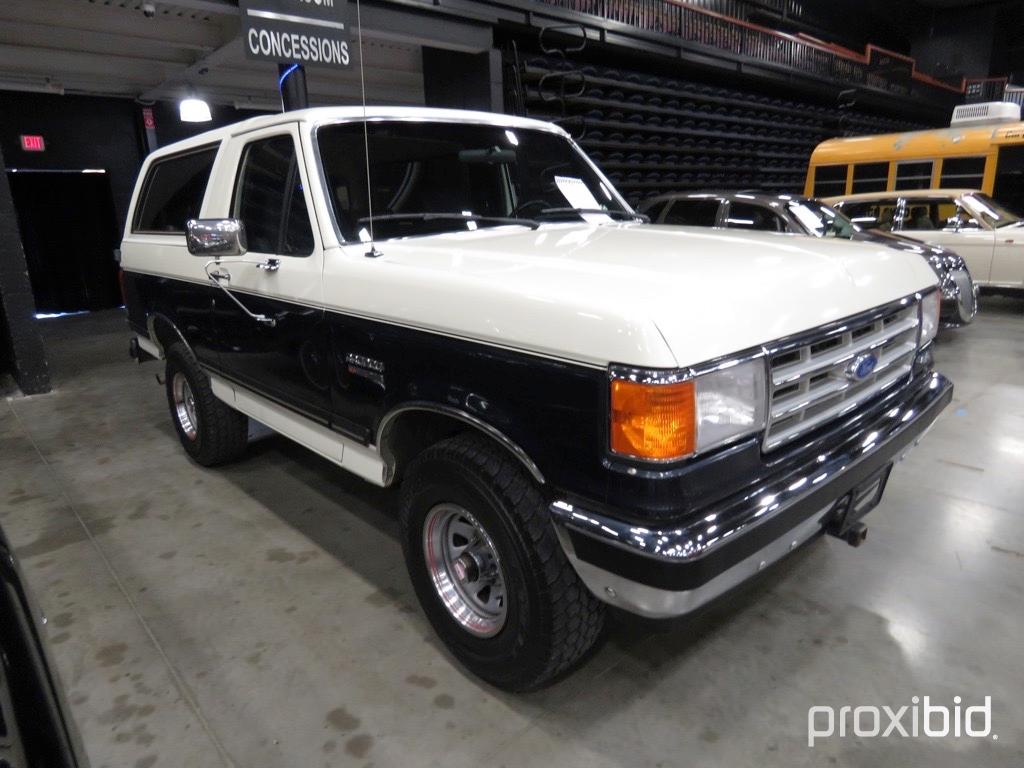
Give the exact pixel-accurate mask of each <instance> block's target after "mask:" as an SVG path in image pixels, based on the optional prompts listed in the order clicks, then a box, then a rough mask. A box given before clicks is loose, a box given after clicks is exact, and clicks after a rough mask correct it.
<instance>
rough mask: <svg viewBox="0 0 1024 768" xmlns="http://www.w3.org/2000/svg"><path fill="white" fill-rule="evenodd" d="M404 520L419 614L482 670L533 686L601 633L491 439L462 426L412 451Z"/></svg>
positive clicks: (535, 498)
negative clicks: (452, 434) (445, 437)
mask: <svg viewBox="0 0 1024 768" xmlns="http://www.w3.org/2000/svg"><path fill="white" fill-rule="evenodd" d="M400 520H401V525H402V547H403V550H404V551H405V561H406V566H407V568H408V570H409V577H410V579H411V580H412V584H413V587H414V588H415V590H416V594H417V597H418V598H419V601H420V604H421V605H422V607H423V610H424V612H425V613H426V615H427V619H428V620H429V621H430V623H431V624H432V625H433V627H434V630H435V631H436V632H437V634H438V635H439V636H440V638H441V640H443V641H444V643H445V645H446V646H447V647H448V648H449V650H450V651H451V652H452V653H453V654H454V655H455V656H456V657H457V658H458V659H459V661H461V662H462V663H463V664H464V665H465V666H466V667H468V668H469V669H470V671H472V672H473V673H474V674H476V675H477V676H478V677H481V678H483V679H484V680H486V681H487V682H489V683H491V684H492V685H494V686H496V687H498V688H502V689H504V690H507V691H526V690H531V689H536V688H539V687H541V686H543V685H545V684H547V683H549V682H551V681H552V680H553V679H554V678H556V677H557V676H558V675H560V674H562V673H563V672H565V671H567V670H569V669H571V668H572V667H574V666H575V665H576V664H577V663H578V662H579V661H580V660H581V659H582V658H583V657H584V656H585V655H586V654H587V652H588V651H590V650H591V648H593V647H594V646H595V644H596V643H597V641H598V640H599V639H600V637H601V634H602V629H603V626H604V616H605V609H604V604H603V603H601V602H600V601H599V600H597V599H596V598H595V597H594V596H593V595H592V594H590V592H589V591H588V590H587V588H586V587H585V586H584V585H583V583H582V582H581V581H580V579H579V577H578V576H577V575H576V572H575V570H573V567H572V565H571V564H570V563H569V561H568V560H567V559H566V557H565V554H564V553H563V551H562V548H561V545H560V544H559V542H558V538H557V536H556V534H555V531H554V528H553V525H552V522H551V518H550V515H549V513H548V510H547V506H546V504H545V503H544V499H543V497H542V495H541V493H540V489H539V488H538V486H537V484H536V483H535V482H534V481H533V480H532V479H531V478H530V477H529V476H528V475H527V474H526V472H524V470H523V468H522V466H521V465H520V464H519V463H518V462H516V461H514V460H513V459H512V458H511V457H510V456H508V454H506V453H505V452H503V451H502V450H501V449H500V448H499V447H498V446H497V445H495V444H494V443H493V441H491V440H489V439H488V438H486V437H484V436H482V435H472V434H467V435H458V436H456V437H453V438H450V439H448V440H444V441H443V442H440V443H437V444H436V445H434V446H432V447H430V448H428V449H427V450H425V451H424V452H423V453H422V454H420V455H419V456H418V457H417V458H416V459H415V460H414V461H413V463H412V464H411V466H410V467H409V471H408V474H407V475H406V480H405V482H404V483H403V486H402V497H401V511H400ZM446 547H447V549H446ZM481 585H483V587H482V588H481ZM498 597H501V598H502V599H501V600H498V599H497V598H498Z"/></svg>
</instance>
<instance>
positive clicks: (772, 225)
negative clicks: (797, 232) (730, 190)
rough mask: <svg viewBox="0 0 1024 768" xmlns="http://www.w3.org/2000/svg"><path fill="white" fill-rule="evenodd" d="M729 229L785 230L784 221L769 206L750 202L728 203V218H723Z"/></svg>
mask: <svg viewBox="0 0 1024 768" xmlns="http://www.w3.org/2000/svg"><path fill="white" fill-rule="evenodd" d="M725 225H726V226H727V227H729V229H749V230H756V231H759V232H786V231H787V227H786V222H785V221H784V220H783V219H782V217H781V216H779V214H777V213H775V211H773V210H771V209H770V208H765V207H764V206H760V205H752V204H751V203H738V202H736V201H735V200H734V201H733V202H731V203H730V204H729V218H727V219H726V220H725Z"/></svg>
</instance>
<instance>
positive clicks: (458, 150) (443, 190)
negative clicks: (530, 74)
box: [317, 120, 635, 242]
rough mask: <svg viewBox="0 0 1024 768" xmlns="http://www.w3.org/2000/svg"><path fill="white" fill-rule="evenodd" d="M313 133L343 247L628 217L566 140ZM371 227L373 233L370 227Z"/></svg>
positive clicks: (398, 123)
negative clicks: (496, 228) (369, 192)
mask: <svg viewBox="0 0 1024 768" xmlns="http://www.w3.org/2000/svg"><path fill="white" fill-rule="evenodd" d="M367 133H368V135H367V137H366V139H365V141H366V142H367V143H368V145H369V156H370V171H369V176H370V189H371V190H372V212H373V217H372V221H371V217H370V210H371V209H370V206H369V205H368V199H367V170H366V165H365V157H366V151H365V145H364V136H363V123H362V122H355V123H340V124H337V125H329V126H324V127H323V128H321V129H320V130H319V131H318V133H317V142H318V144H319V149H320V157H321V160H322V162H323V169H324V176H325V178H326V182H327V190H328V194H329V199H330V201H331V204H332V205H333V207H334V213H335V216H336V218H337V222H338V228H339V229H340V231H341V235H342V237H343V238H344V239H345V240H346V241H349V242H351V241H364V242H365V241H368V240H369V239H370V235H371V231H372V235H373V237H374V238H375V239H388V238H395V237H412V236H417V235H429V234H436V233H439V232H453V231H466V230H472V229H480V228H483V227H492V226H510V225H512V226H516V225H521V226H530V227H536V226H537V225H538V223H539V222H547V221H580V220H584V219H586V220H592V221H594V220H597V221H609V220H610V219H611V218H617V219H618V218H621V219H632V218H634V217H635V214H633V212H632V211H631V210H630V209H629V208H628V207H627V206H626V205H625V203H623V202H622V200H621V198H620V197H619V196H618V195H617V194H616V192H615V191H614V190H613V189H612V188H611V186H610V185H609V184H608V183H607V182H604V181H602V180H601V178H600V177H599V176H598V174H597V173H596V172H595V171H594V169H593V168H592V167H591V166H590V164H589V163H588V162H587V160H586V159H585V158H584V157H583V155H582V154H581V153H580V152H579V150H577V149H576V148H575V147H574V146H573V145H572V143H571V142H569V141H568V140H567V139H566V138H565V137H563V136H560V135H558V134H555V133H549V132H546V131H540V130H533V129H527V130H523V129H515V130H512V129H506V128H502V127H499V126H493V125H473V124H466V123H439V122H420V121H402V120H392V121H374V122H370V123H368V124H367ZM371 225H372V229H371Z"/></svg>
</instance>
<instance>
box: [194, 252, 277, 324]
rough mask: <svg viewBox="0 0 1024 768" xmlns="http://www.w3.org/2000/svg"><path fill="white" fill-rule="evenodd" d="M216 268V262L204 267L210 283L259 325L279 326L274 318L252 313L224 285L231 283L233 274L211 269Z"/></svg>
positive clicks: (208, 263)
mask: <svg viewBox="0 0 1024 768" xmlns="http://www.w3.org/2000/svg"><path fill="white" fill-rule="evenodd" d="M215 266H217V262H216V261H208V262H206V264H205V265H204V266H203V271H204V272H206V277H207V279H208V280H209V281H210V283H211V284H213V285H215V286H217V287H218V288H220V289H221V290H222V291H224V293H225V295H226V296H227V297H228V298H229V299H231V300H232V301H233V302H234V303H235V304H237V305H238V308H239V309H240V310H242V311H243V312H244V313H245V314H246V315H248V316H249V317H251V318H252V319H253V320H255V321H256V322H257V323H259V324H260V325H266V326H269V327H271V328H274V327H275V326H276V325H277V320H276V319H275V318H273V317H267V316H266V315H261V314H257V313H256V312H253V311H251V310H250V309H249V308H248V307H247V306H245V304H243V303H242V302H241V301H239V299H238V297H237V296H235V294H233V293H232V292H231V291H229V290H228V289H227V288H226V287H225V286H224V283H227V282H230V281H231V273H230V272H228V271H227V270H226V269H221V268H219V267H218V268H217V269H210V267H215Z"/></svg>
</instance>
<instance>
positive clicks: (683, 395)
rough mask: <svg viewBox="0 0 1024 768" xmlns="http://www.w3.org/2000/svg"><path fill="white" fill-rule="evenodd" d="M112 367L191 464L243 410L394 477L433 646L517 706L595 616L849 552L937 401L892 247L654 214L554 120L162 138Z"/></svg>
mask: <svg viewBox="0 0 1024 768" xmlns="http://www.w3.org/2000/svg"><path fill="white" fill-rule="evenodd" d="M121 252H122V261H121V267H122V270H123V285H124V290H125V299H126V305H127V310H128V317H129V322H130V325H131V329H132V331H133V332H134V337H133V339H132V351H133V354H134V355H135V356H136V357H137V358H139V359H143V358H146V359H148V358H158V359H161V360H163V361H165V365H166V390H167V400H168V404H169V407H170V414H171V418H172V421H173V423H174V426H175V429H176V430H177V433H178V436H179V438H180V440H181V443H182V445H183V446H184V449H185V450H186V451H187V452H188V454H189V455H190V456H191V457H192V458H193V459H194V460H195V461H196V462H198V463H199V464H202V465H204V466H210V465H215V464H219V463H223V462H227V461H230V460H232V459H236V458H238V457H239V456H240V455H241V454H242V453H243V452H244V450H245V448H246V444H247V437H248V434H249V430H248V424H249V420H250V419H252V420H254V421H257V422H260V423H262V424H265V425H267V426H269V427H271V428H272V429H273V430H276V431H277V432H279V433H281V434H283V435H285V436H287V437H289V438H291V439H293V440H295V441H297V442H299V443H301V444H302V445H304V446H306V447H308V448H309V449H310V450H312V451H314V452H316V453H318V454H320V455H322V456H324V457H326V458H327V459H329V460H330V461H332V462H334V463H336V464H337V465H339V466H341V467H342V468H344V469H347V470H349V471H350V472H353V473H355V474H356V475H358V476H359V477H362V478H364V479H365V480H367V481H369V482H370V483H373V484H375V485H378V486H391V485H396V486H400V498H401V502H400V522H401V530H402V545H403V549H404V553H405V559H406V563H407V567H408V571H409V575H410V577H411V580H412V584H413V586H414V588H415V591H416V594H417V596H418V598H419V600H420V602H421V604H422V606H423V610H424V611H425V613H426V615H427V617H428V619H429V620H430V622H431V624H432V625H433V627H434V629H435V630H436V631H437V633H438V634H439V635H440V637H441V638H442V639H443V640H444V642H445V643H446V644H447V645H448V647H449V648H450V649H451V650H452V652H453V653H454V655H455V656H456V657H457V658H458V659H459V660H461V662H463V663H464V664H465V665H466V666H467V667H468V668H469V669H470V670H472V671H473V672H474V673H476V674H477V675H479V676H480V677H481V678H483V679H485V680H487V681H489V682H490V683H492V684H494V685H496V686H499V687H502V688H505V689H508V690H526V689H530V688H536V687H538V686H540V685H543V684H544V683H546V682H548V681H550V680H552V679H553V678H554V677H555V676H556V675H558V674H560V673H562V672H563V671H566V670H568V669H570V668H571V667H572V666H573V665H574V664H575V663H576V662H578V661H579V660H580V659H581V658H582V657H583V656H584V655H585V654H586V652H587V651H588V649H590V648H591V647H593V646H594V644H595V643H596V641H597V640H598V639H599V637H600V636H601V633H602V627H603V623H604V620H605V609H606V605H607V604H610V605H612V606H617V607H619V608H622V609H625V610H627V611H631V612H634V613H637V614H641V615H645V616H649V617H670V616H678V615H682V614H685V613H687V612H690V611H693V610H694V609H696V608H697V607H699V606H701V605H703V604H705V603H707V602H708V601H709V600H712V599H713V598H715V597H717V596H719V595H722V594H723V593H725V592H727V591H729V590H730V589H731V588H733V587H735V586H736V585H738V584H740V583H742V582H744V581H746V580H747V579H749V578H750V577H752V576H754V575H755V574H757V573H758V571H760V570H762V569H763V568H765V567H766V566H767V565H769V564H771V563H773V562H774V561H776V560H778V559H780V558H782V557H783V556H784V555H785V554H786V553H788V552H790V551H791V550H793V549H795V548H797V547H798V546H800V545H801V544H802V543H804V542H805V541H807V540H809V539H810V538H811V537H813V536H815V535H816V534H818V533H821V532H822V531H827V532H831V533H833V534H836V535H838V536H840V537H842V538H845V539H846V540H848V541H850V542H851V543H858V542H859V541H860V540H861V539H862V538H863V536H864V523H863V522H862V520H861V518H862V517H863V516H864V515H865V514H866V513H867V512H868V511H869V510H870V509H872V508H873V507H874V506H875V505H876V504H877V503H878V501H879V498H880V497H881V495H882V491H883V489H884V486H885V483H886V480H887V478H888V475H889V471H890V469H891V467H892V465H893V464H894V462H896V461H897V460H898V459H899V458H901V456H902V455H903V454H904V453H905V452H906V451H907V450H909V448H910V447H912V445H913V444H914V443H915V442H916V441H917V440H919V438H920V436H921V435H922V433H923V432H924V430H925V429H926V428H927V427H928V426H929V425H930V424H931V423H932V422H933V421H934V420H935V418H936V416H937V415H938V414H939V412H940V411H941V410H942V409H943V408H944V407H945V406H946V405H947V404H948V403H949V401H950V399H951V396H952V385H951V384H950V383H949V382H948V381H947V380H946V379H945V378H943V377H942V376H941V375H939V374H938V373H935V372H933V371H932V356H931V342H932V339H933V338H934V336H935V333H936V330H937V328H938V325H939V299H940V294H939V292H938V290H937V289H936V277H935V274H934V272H932V270H931V269H930V268H929V266H928V264H927V263H926V262H925V261H924V260H923V259H921V258H920V257H918V256H915V255H913V254H905V253H901V252H898V251H895V250H893V249H891V248H887V247H885V246H883V245H874V244H864V243H853V242H847V241H840V240H815V239H811V238H807V239H806V240H804V239H794V238H786V237H779V236H772V235H769V234H765V233H741V232H716V231H711V230H707V229H697V228H678V227H665V226H655V225H651V224H649V223H646V222H645V221H644V219H643V217H641V216H640V215H638V214H637V213H635V212H634V211H633V210H632V209H631V208H630V207H629V205H627V203H626V202H625V201H624V200H623V198H622V197H621V196H620V195H619V194H618V192H617V191H616V190H615V188H614V187H613V185H612V184H611V183H610V182H609V181H608V179H607V177H606V176H604V174H602V173H601V171H600V170H599V169H598V168H597V167H596V166H595V165H594V164H593V163H592V162H591V161H590V160H589V159H588V158H587V157H586V156H585V155H584V154H583V152H582V151H581V150H580V149H579V147H577V146H576V144H575V143H574V142H573V141H572V139H571V138H570V137H569V136H568V135H567V134H566V133H565V132H564V131H563V130H561V129H560V128H558V127H556V126H554V125H551V124H548V123H544V122H539V121H536V120H530V119H525V118H520V117H510V116H504V115H494V114H485V113H475V112H461V111H446V110H434V109H418V108H376V107H375V108H372V109H368V110H365V111H364V110H363V109H360V108H347V107H345V108H343V107H338V108H320V109H312V110H303V111H296V112H290V113H285V114H282V115H275V116H267V117H259V118H255V119H252V120H248V121H246V122H243V123H240V124H237V125H234V126H231V127H227V128H222V129H218V130H214V131H211V132H208V133H205V134H202V135H200V136H197V137H194V138H191V139H188V140H186V141H182V142H179V143H177V144H174V145H172V146H168V147H165V148H163V149H160V150H159V151H157V152H154V153H153V154H152V155H150V156H149V157H148V158H147V160H146V161H145V164H144V166H143V168H142V171H141V174H140V177H139V181H138V184H137V187H136V190H135V193H134V196H133V200H132V206H131V214H130V217H129V219H128V222H127V226H126V231H125V234H124V240H123V243H122V246H121Z"/></svg>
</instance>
